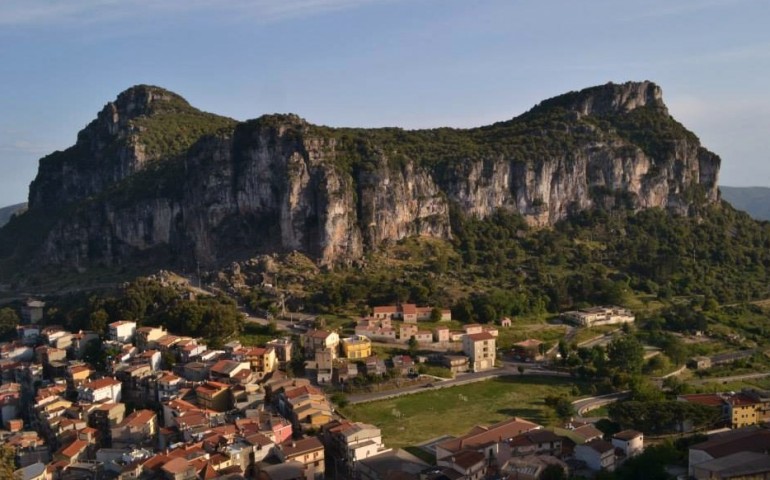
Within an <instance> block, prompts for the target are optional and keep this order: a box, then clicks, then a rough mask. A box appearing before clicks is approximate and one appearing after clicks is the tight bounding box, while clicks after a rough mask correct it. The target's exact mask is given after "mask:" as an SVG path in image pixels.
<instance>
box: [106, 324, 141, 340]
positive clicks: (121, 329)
mask: <svg viewBox="0 0 770 480" xmlns="http://www.w3.org/2000/svg"><path fill="white" fill-rule="evenodd" d="M135 333H136V322H132V321H130V320H119V321H117V322H112V323H111V324H110V325H109V332H108V336H109V339H110V340H112V341H114V342H120V343H129V342H132V341H133V340H134V334H135Z"/></svg>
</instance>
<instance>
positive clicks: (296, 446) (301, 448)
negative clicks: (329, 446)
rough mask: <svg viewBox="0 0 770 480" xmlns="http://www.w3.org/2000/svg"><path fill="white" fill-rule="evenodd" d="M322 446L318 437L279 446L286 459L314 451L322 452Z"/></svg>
mask: <svg viewBox="0 0 770 480" xmlns="http://www.w3.org/2000/svg"><path fill="white" fill-rule="evenodd" d="M323 448H324V445H323V443H321V440H319V439H318V437H308V438H303V439H301V440H297V441H288V442H285V443H282V444H281V450H283V453H284V455H286V457H287V459H288V458H289V457H295V456H297V455H301V454H303V453H308V452H314V451H316V450H321V451H323Z"/></svg>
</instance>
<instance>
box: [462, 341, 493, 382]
mask: <svg viewBox="0 0 770 480" xmlns="http://www.w3.org/2000/svg"><path fill="white" fill-rule="evenodd" d="M463 352H464V353H465V354H466V355H467V356H468V358H469V359H470V361H469V365H470V369H471V371H473V372H480V371H483V370H489V369H490V368H494V367H495V355H496V349H495V337H493V336H492V335H490V334H489V333H488V332H481V333H472V334H466V335H465V336H464V337H463Z"/></svg>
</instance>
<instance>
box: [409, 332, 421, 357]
mask: <svg viewBox="0 0 770 480" xmlns="http://www.w3.org/2000/svg"><path fill="white" fill-rule="evenodd" d="M418 346H419V344H418V343H417V339H416V338H414V336H412V337H410V338H409V341H408V342H407V347H408V348H409V355H411V356H415V355H416V354H417V347H418Z"/></svg>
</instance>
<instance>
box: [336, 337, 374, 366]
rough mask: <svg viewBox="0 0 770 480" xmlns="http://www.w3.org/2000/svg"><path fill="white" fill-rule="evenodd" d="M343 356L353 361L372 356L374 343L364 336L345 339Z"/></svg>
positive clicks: (343, 341) (343, 340)
mask: <svg viewBox="0 0 770 480" xmlns="http://www.w3.org/2000/svg"><path fill="white" fill-rule="evenodd" d="M342 354H343V356H345V357H346V358H349V359H351V360H360V359H363V358H367V357H369V356H371V354H372V341H371V340H369V339H368V338H367V337H365V336H363V335H354V336H352V337H348V338H343V339H342Z"/></svg>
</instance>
